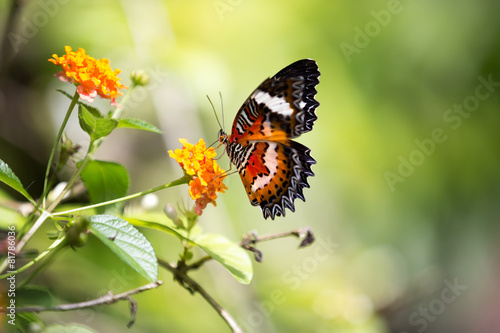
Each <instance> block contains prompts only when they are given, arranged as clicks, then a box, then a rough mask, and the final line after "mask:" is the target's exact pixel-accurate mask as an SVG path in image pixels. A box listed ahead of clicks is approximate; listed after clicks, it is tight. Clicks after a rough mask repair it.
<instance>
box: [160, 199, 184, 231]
mask: <svg viewBox="0 0 500 333" xmlns="http://www.w3.org/2000/svg"><path fill="white" fill-rule="evenodd" d="M163 211H164V212H165V215H167V217H168V218H169V219H171V220H172V222H174V224H175V225H176V226H177V227H178V228H184V224H183V223H182V221H181V220H180V219H179V216H178V215H177V210H176V209H175V207H174V205H172V204H171V203H167V204H166V205H165V207H163Z"/></svg>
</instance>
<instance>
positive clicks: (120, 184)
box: [81, 160, 129, 213]
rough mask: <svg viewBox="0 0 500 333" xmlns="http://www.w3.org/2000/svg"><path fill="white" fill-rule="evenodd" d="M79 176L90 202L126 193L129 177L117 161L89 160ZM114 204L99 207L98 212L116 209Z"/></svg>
mask: <svg viewBox="0 0 500 333" xmlns="http://www.w3.org/2000/svg"><path fill="white" fill-rule="evenodd" d="M81 178H82V180H83V182H84V183H85V188H86V189H87V193H88V195H89V198H90V202H91V203H93V204H94V203H99V202H104V201H109V200H113V199H116V198H120V197H123V196H125V195H126V194H127V190H128V186H129V177H128V173H127V170H126V169H125V167H123V166H122V165H120V164H118V163H113V162H106V161H96V160H91V161H89V162H88V163H87V165H86V166H85V168H84V169H83V170H82V174H81ZM116 205H118V204H115V205H113V206H111V205H109V206H106V207H99V208H98V212H100V213H102V212H104V211H105V210H106V211H109V210H110V209H116V207H117V206H116Z"/></svg>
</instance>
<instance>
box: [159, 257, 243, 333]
mask: <svg viewBox="0 0 500 333" xmlns="http://www.w3.org/2000/svg"><path fill="white" fill-rule="evenodd" d="M157 259H158V263H159V264H160V266H162V267H163V268H165V269H167V270H169V271H170V272H171V273H172V274H173V275H174V279H175V280H176V281H177V282H179V284H180V285H181V286H183V287H184V288H186V289H187V290H188V291H189V292H190V293H191V294H194V293H198V294H200V295H201V296H202V297H203V298H204V299H205V300H206V301H207V302H208V304H210V305H211V306H212V307H213V308H214V309H215V311H216V312H217V313H218V314H219V316H221V317H222V319H224V321H225V322H226V323H227V324H228V325H229V327H230V328H231V330H232V331H233V333H243V330H242V329H241V327H240V326H239V325H238V323H237V322H236V320H234V318H233V317H232V316H231V314H230V313H229V312H227V310H226V309H224V308H223V307H222V306H220V305H219V303H217V302H216V301H215V300H214V299H213V298H212V296H210V295H209V294H208V293H207V292H206V291H205V289H203V288H202V287H201V286H200V285H199V284H198V283H197V282H196V281H194V280H193V279H191V278H190V277H189V276H188V275H187V274H186V269H188V268H189V267H192V266H193V265H191V266H184V267H177V266H175V265H174V264H170V263H168V262H166V261H164V260H162V259H160V258H157ZM201 260H203V262H205V261H206V259H205V260H204V258H202V259H201ZM201 260H200V261H201ZM203 262H202V263H203ZM202 263H201V264H202Z"/></svg>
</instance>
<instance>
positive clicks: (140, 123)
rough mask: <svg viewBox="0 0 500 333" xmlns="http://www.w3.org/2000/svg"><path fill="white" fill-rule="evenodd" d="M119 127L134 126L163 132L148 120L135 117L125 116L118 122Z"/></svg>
mask: <svg viewBox="0 0 500 333" xmlns="http://www.w3.org/2000/svg"><path fill="white" fill-rule="evenodd" d="M118 127H126V128H134V129H138V130H143V131H148V132H153V133H158V134H161V131H160V130H159V129H158V128H156V127H155V126H153V125H151V124H150V123H148V122H147V121H144V120H140V119H133V118H123V119H120V120H119V122H118Z"/></svg>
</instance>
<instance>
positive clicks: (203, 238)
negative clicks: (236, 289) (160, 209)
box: [128, 214, 253, 284]
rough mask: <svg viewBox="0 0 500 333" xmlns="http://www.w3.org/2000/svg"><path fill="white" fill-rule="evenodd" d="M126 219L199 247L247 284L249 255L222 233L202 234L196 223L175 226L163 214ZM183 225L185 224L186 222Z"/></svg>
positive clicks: (249, 265)
mask: <svg viewBox="0 0 500 333" xmlns="http://www.w3.org/2000/svg"><path fill="white" fill-rule="evenodd" d="M128 220H129V221H130V223H133V224H134V225H137V226H142V227H147V228H153V229H157V230H161V231H164V232H166V233H168V234H171V235H174V236H176V237H177V238H179V239H180V240H184V241H187V242H189V244H191V245H194V246H196V247H199V248H200V249H202V250H203V251H205V252H206V253H207V254H208V255H209V256H210V257H211V258H212V259H214V260H216V261H218V262H219V263H220V264H222V266H223V267H224V268H226V269H227V270H228V271H229V273H231V275H233V276H234V278H235V279H236V280H237V281H238V282H240V283H243V284H249V283H250V281H251V280H252V276H253V266H252V261H251V260H250V256H249V255H248V253H247V252H246V251H245V250H243V249H242V248H241V247H240V246H239V244H237V243H235V242H232V241H230V240H228V239H227V238H225V237H224V236H222V235H218V234H203V233H202V231H201V228H200V227H199V226H197V225H196V226H194V227H193V228H192V229H190V230H187V229H186V228H184V227H179V226H177V225H176V224H175V223H174V222H173V221H172V220H170V219H168V218H167V217H166V216H165V215H163V214H143V215H137V216H135V217H134V218H128ZM183 225H187V223H184V224H183Z"/></svg>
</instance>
